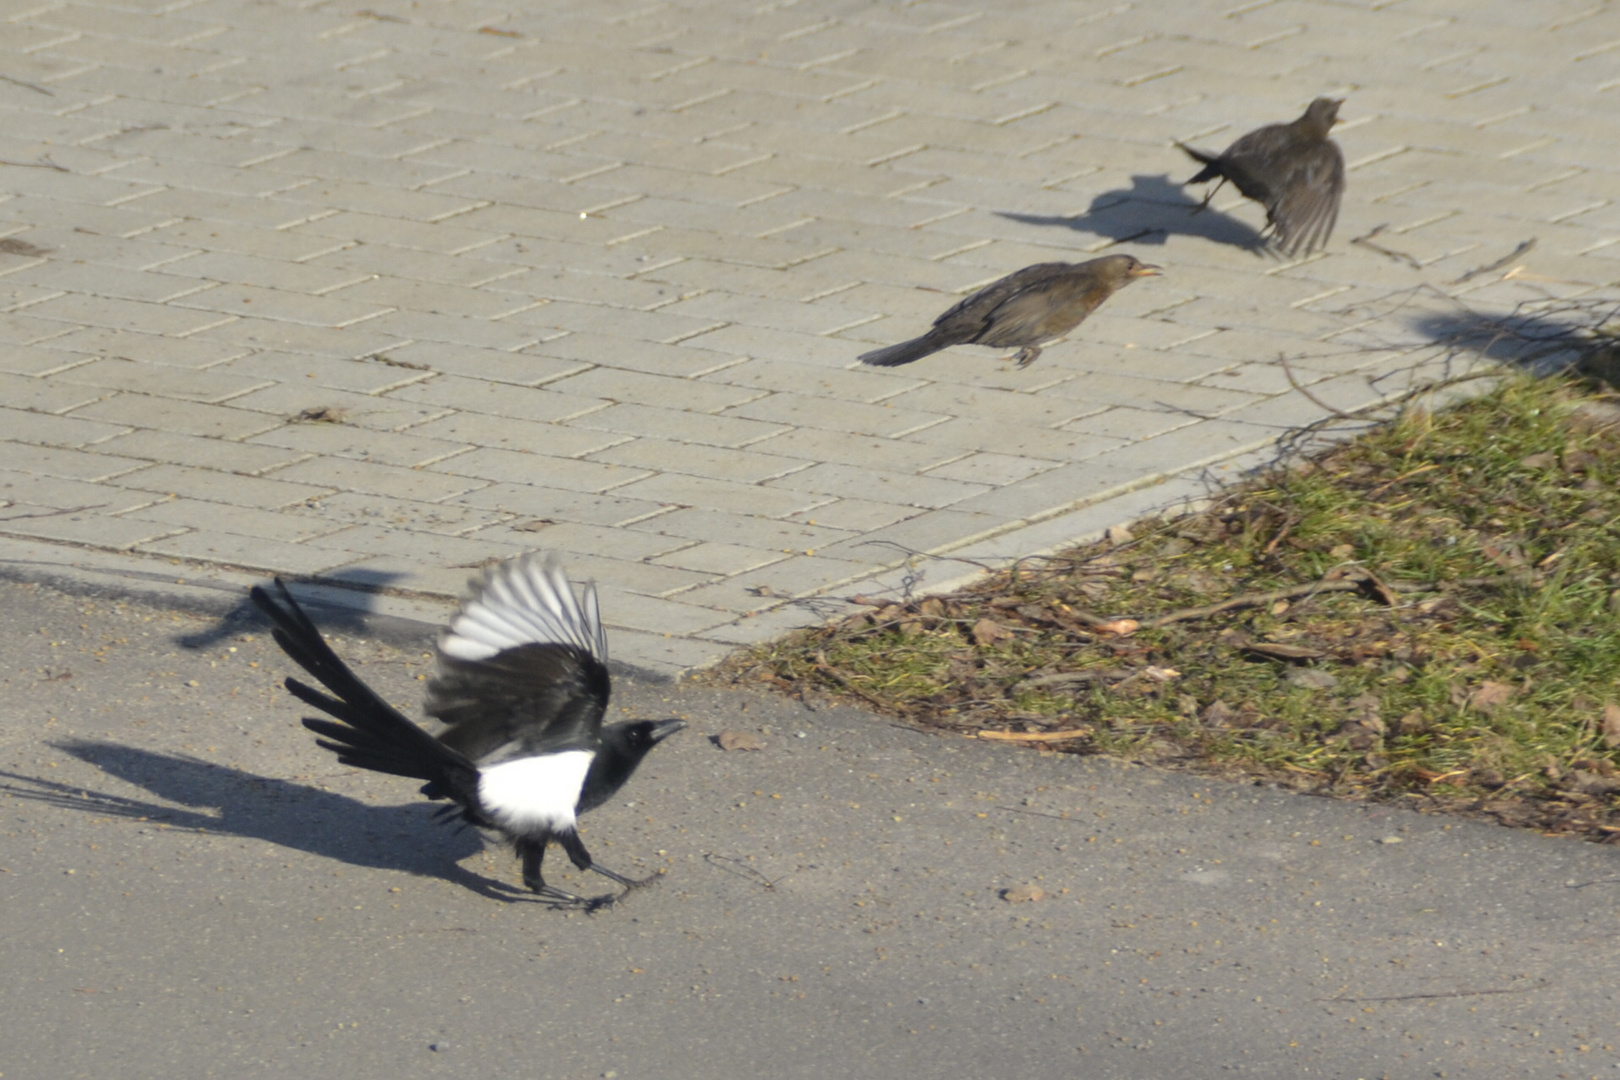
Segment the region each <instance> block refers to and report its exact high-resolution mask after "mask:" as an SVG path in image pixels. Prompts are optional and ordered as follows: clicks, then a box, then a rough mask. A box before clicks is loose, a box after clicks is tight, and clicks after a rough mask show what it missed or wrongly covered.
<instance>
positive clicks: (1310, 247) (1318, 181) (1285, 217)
mask: <svg viewBox="0 0 1620 1080" xmlns="http://www.w3.org/2000/svg"><path fill="white" fill-rule="evenodd" d="M1282 166H1283V167H1282V169H1281V170H1280V172H1281V175H1279V176H1278V177H1277V184H1276V192H1277V197H1276V198H1275V199H1274V200H1271V201H1268V202H1267V203H1266V219H1267V220H1268V221H1270V222H1271V225H1272V228H1273V229H1274V230H1275V231H1276V234H1277V247H1278V248H1279V249H1281V250H1282V251H1283V253H1284V254H1287V255H1290V256H1292V255H1293V254H1294V253H1295V252H1298V251H1300V250H1303V251H1304V252H1305V253H1306V254H1307V255H1308V254H1310V253H1311V252H1312V251H1315V250H1316V249H1317V248H1319V247H1321V246H1322V245H1324V244H1326V243H1327V238H1328V236H1329V235H1330V234H1331V233H1332V232H1333V226H1334V225H1335V224H1337V223H1338V220H1339V201H1340V199H1341V198H1342V197H1343V196H1344V154H1343V153H1342V152H1340V150H1339V147H1338V144H1337V143H1335V142H1333V140H1331V139H1324V140H1323V141H1322V142H1320V143H1317V144H1315V145H1314V146H1311V147H1309V148H1308V149H1307V148H1301V152H1300V153H1296V154H1293V155H1291V156H1290V157H1289V158H1288V160H1287V161H1286V162H1283V163H1282Z"/></svg>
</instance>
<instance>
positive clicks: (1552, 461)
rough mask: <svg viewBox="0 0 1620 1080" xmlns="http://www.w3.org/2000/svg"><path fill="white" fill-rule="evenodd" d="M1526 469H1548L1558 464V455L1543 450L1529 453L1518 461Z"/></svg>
mask: <svg viewBox="0 0 1620 1080" xmlns="http://www.w3.org/2000/svg"><path fill="white" fill-rule="evenodd" d="M1519 464H1520V465H1521V466H1523V467H1524V468H1526V469H1550V468H1552V467H1553V466H1554V465H1556V464H1558V455H1557V454H1554V453H1551V452H1549V451H1546V450H1543V451H1542V452H1541V453H1539V454H1531V455H1530V456H1529V457H1527V458H1525V459H1523V460H1522V461H1520V462H1519Z"/></svg>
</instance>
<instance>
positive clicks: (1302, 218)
mask: <svg viewBox="0 0 1620 1080" xmlns="http://www.w3.org/2000/svg"><path fill="white" fill-rule="evenodd" d="M1343 104H1344V101H1343V100H1342V99H1341V100H1337V101H1335V100H1334V99H1333V98H1325V97H1321V98H1317V99H1316V100H1315V101H1313V102H1311V104H1310V107H1309V108H1308V109H1306V110H1305V115H1303V116H1301V117H1300V118H1299V119H1298V120H1295V121H1294V122H1292V123H1289V124H1267V125H1266V126H1265V127H1263V128H1256V129H1255V130H1253V131H1251V132H1249V133H1248V134H1247V135H1244V136H1243V137H1242V138H1240V139H1238V140H1237V142H1234V143H1233V144H1232V145H1231V146H1228V147H1227V148H1226V149H1225V150H1223V151H1221V153H1220V154H1219V155H1215V154H1207V153H1205V152H1204V151H1202V150H1194V149H1193V148H1192V147H1190V146H1187V145H1186V144H1184V143H1179V142H1178V143H1176V145H1177V146H1179V147H1181V148H1182V149H1183V150H1185V151H1186V152H1187V153H1188V155H1190V156H1191V157H1192V158H1193V160H1195V161H1198V162H1200V163H1202V164H1203V166H1204V167H1203V169H1202V170H1201V171H1200V172H1199V173H1198V175H1197V176H1195V177H1193V178H1192V179H1191V180H1188V181H1187V183H1189V184H1202V183H1206V182H1208V181H1210V180H1214V179H1216V178H1217V177H1219V178H1220V180H1221V182H1222V183H1225V182H1226V181H1228V180H1230V181H1232V183H1233V185H1235V186H1236V187H1237V189H1238V190H1239V191H1241V192H1242V193H1243V194H1244V195H1245V196H1246V197H1247V198H1250V199H1253V200H1254V201H1255V202H1257V203H1259V204H1261V205H1262V206H1264V207H1265V208H1266V221H1267V223H1268V226H1269V229H1270V231H1271V233H1272V236H1273V238H1274V240H1275V242H1276V245H1277V248H1278V250H1279V251H1281V252H1282V253H1283V254H1285V255H1287V256H1289V257H1290V258H1292V257H1293V255H1294V254H1295V253H1296V252H1298V251H1300V250H1301V249H1303V250H1304V253H1305V254H1307V255H1309V254H1310V253H1311V252H1312V251H1315V250H1316V249H1317V248H1319V247H1321V246H1322V245H1323V244H1326V243H1327V238H1328V235H1329V234H1330V233H1332V232H1333V226H1334V223H1335V222H1337V221H1338V220H1339V200H1340V199H1341V198H1342V197H1343V196H1344V154H1343V153H1341V152H1340V150H1339V144H1338V143H1336V142H1334V141H1333V140H1332V139H1330V138H1328V131H1329V130H1330V129H1331V128H1332V127H1333V125H1334V124H1335V123H1337V122H1338V119H1339V106H1340V105H1343ZM1220 189H1221V186H1220V184H1216V185H1215V187H1214V188H1213V189H1212V190H1211V191H1210V193H1209V194H1208V195H1207V196H1205V198H1204V203H1203V206H1208V205H1209V200H1210V199H1213V198H1214V197H1215V192H1217V191H1219V190H1220ZM1203 206H1200V207H1199V209H1200V210H1201V209H1203ZM1194 212H1195V213H1196V211H1194Z"/></svg>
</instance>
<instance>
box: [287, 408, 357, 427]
mask: <svg viewBox="0 0 1620 1080" xmlns="http://www.w3.org/2000/svg"><path fill="white" fill-rule="evenodd" d="M293 419H294V420H303V421H305V422H307V423H311V424H341V423H344V422H345V421H347V420H348V419H349V410H348V409H340V408H338V407H337V406H335V405H311V406H310V407H309V408H307V409H305V410H304V411H303V412H301V413H299V414H298V415H297V416H295V417H293Z"/></svg>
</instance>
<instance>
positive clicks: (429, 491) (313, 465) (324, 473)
mask: <svg viewBox="0 0 1620 1080" xmlns="http://www.w3.org/2000/svg"><path fill="white" fill-rule="evenodd" d="M269 479H271V480H274V481H278V482H282V483H291V484H296V485H299V486H314V487H317V488H320V489H323V490H334V491H358V492H363V493H365V494H370V495H388V496H393V497H395V498H400V499H413V500H416V501H418V502H434V501H437V500H439V499H448V498H450V497H451V496H454V495H465V494H466V493H467V492H469V491H473V490H476V489H478V488H480V487H483V486H485V484H486V483H487V481H485V480H481V479H478V478H473V477H454V476H447V475H445V474H443V473H438V472H429V471H428V470H426V469H403V468H400V467H398V466H395V465H379V464H377V463H376V462H371V461H345V460H343V459H341V458H311V459H309V460H307V461H300V462H297V463H295V464H292V465H288V466H285V467H283V468H280V469H276V470H274V471H273V472H272V473H271V474H270V476H269Z"/></svg>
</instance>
